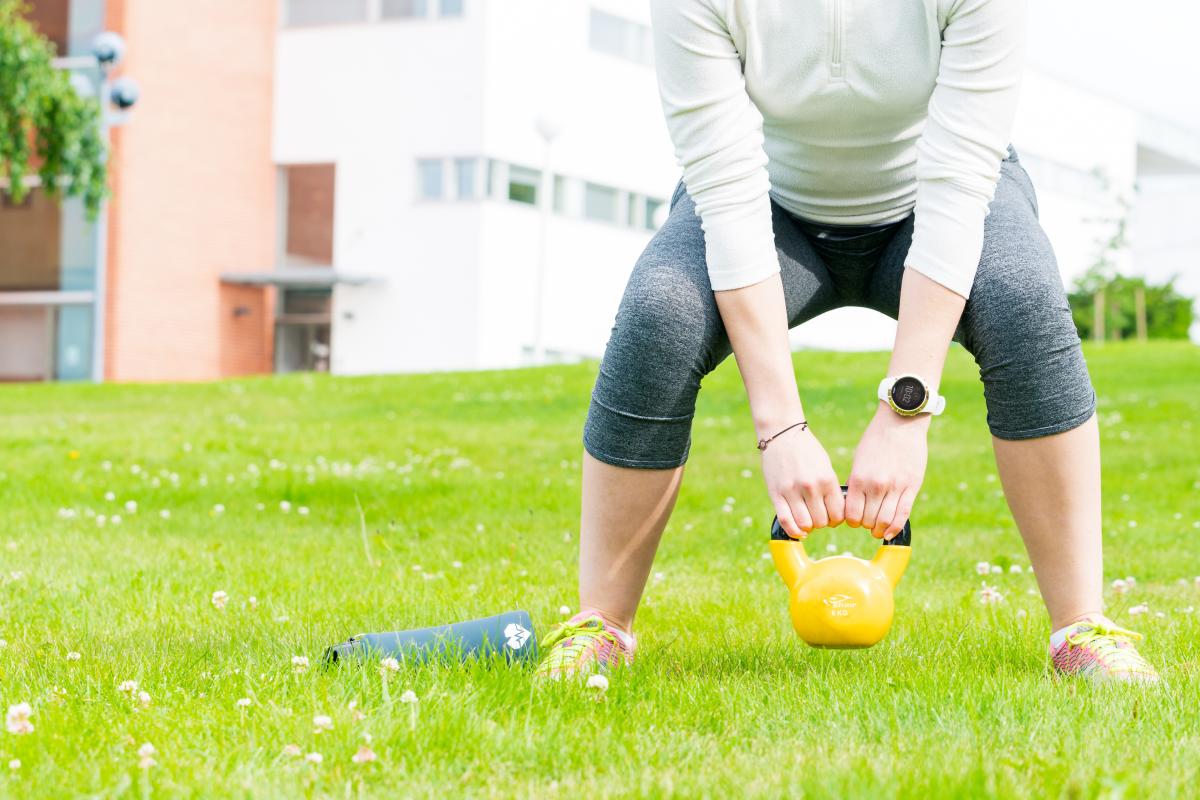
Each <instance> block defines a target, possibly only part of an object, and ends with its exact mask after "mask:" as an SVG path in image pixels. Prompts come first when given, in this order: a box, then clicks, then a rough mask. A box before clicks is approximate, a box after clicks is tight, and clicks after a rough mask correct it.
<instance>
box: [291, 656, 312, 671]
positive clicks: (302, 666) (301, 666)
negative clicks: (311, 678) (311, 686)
mask: <svg viewBox="0 0 1200 800" xmlns="http://www.w3.org/2000/svg"><path fill="white" fill-rule="evenodd" d="M292 671H293V672H295V673H296V674H297V675H298V674H300V673H301V672H307V671H308V656H292Z"/></svg>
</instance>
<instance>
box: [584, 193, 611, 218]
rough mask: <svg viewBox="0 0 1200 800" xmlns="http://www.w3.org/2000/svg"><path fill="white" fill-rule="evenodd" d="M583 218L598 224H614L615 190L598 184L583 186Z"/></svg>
mask: <svg viewBox="0 0 1200 800" xmlns="http://www.w3.org/2000/svg"><path fill="white" fill-rule="evenodd" d="M583 216H584V217H585V218H587V219H594V220H596V221H598V222H616V221H617V190H616V189H613V188H612V187H610V186H601V185H600V184H598V183H586V184H584V186H583Z"/></svg>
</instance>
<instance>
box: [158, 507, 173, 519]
mask: <svg viewBox="0 0 1200 800" xmlns="http://www.w3.org/2000/svg"><path fill="white" fill-rule="evenodd" d="M158 515H159V516H160V517H162V518H163V519H170V518H171V512H170V511H168V510H167V509H165V508H164V509H163V510H162V511H160V512H158Z"/></svg>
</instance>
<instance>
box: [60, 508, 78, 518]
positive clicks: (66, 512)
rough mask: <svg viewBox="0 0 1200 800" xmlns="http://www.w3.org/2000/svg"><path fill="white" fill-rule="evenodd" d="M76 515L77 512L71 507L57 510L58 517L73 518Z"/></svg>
mask: <svg viewBox="0 0 1200 800" xmlns="http://www.w3.org/2000/svg"><path fill="white" fill-rule="evenodd" d="M76 516H77V514H76V513H75V509H73V508H60V509H59V510H58V518H59V519H75V517H76Z"/></svg>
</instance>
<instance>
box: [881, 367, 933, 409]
mask: <svg viewBox="0 0 1200 800" xmlns="http://www.w3.org/2000/svg"><path fill="white" fill-rule="evenodd" d="M922 380H924V379H922ZM895 382H896V378H894V377H892V376H890V375H889V376H887V377H885V378H884V379H883V380H881V381H880V382H879V389H878V391H877V392H876V396H878V398H879V399H880V400H884V401H886V400H887V399H888V392H890V391H891V389H892V384H893V383H895ZM926 386H928V384H926ZM945 410H946V398H944V397H942V396H941V395H940V394H938V393H937V390H936V389H929V400H928V401H927V402H926V403H925V408H923V409H921V412H920V413H922V414H929V415H930V416H933V417H936V416H937V415H939V414H941V413H942V412H943V411H945Z"/></svg>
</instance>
